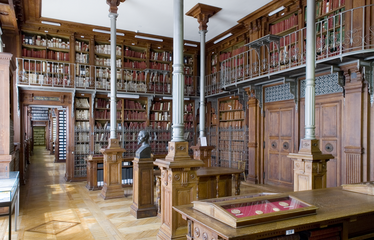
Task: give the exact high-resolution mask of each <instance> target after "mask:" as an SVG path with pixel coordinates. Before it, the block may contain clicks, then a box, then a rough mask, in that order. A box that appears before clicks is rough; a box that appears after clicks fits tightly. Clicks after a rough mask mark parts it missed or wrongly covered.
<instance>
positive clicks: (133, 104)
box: [125, 99, 145, 110]
mask: <svg viewBox="0 0 374 240" xmlns="http://www.w3.org/2000/svg"><path fill="white" fill-rule="evenodd" d="M125 109H143V110H145V105H143V104H142V103H141V102H138V101H132V100H128V99H125Z"/></svg>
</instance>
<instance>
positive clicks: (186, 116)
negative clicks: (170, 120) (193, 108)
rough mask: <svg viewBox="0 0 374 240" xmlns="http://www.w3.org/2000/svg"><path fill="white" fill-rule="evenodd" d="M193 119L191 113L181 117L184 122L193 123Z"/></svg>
mask: <svg viewBox="0 0 374 240" xmlns="http://www.w3.org/2000/svg"><path fill="white" fill-rule="evenodd" d="M193 119H194V115H193V113H185V114H184V115H183V120H184V121H193Z"/></svg>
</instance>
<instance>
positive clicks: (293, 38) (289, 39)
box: [269, 31, 306, 51]
mask: <svg viewBox="0 0 374 240" xmlns="http://www.w3.org/2000/svg"><path fill="white" fill-rule="evenodd" d="M304 32H305V33H306V31H304ZM298 40H299V37H298V33H292V34H290V35H287V36H284V37H283V38H281V39H280V41H279V48H282V47H284V46H288V45H293V44H295V43H296V42H297V41H298ZM269 49H270V51H273V50H279V49H278V47H277V46H276V45H275V43H274V42H271V43H270V45H269Z"/></svg>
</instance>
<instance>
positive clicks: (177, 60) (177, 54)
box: [171, 0, 185, 142]
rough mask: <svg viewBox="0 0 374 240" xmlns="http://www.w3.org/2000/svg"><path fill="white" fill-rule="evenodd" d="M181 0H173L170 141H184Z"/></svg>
mask: <svg viewBox="0 0 374 240" xmlns="http://www.w3.org/2000/svg"><path fill="white" fill-rule="evenodd" d="M183 29H184V27H183V0H174V37H173V39H174V40H173V126H172V128H173V136H172V139H171V141H172V142H184V141H185V140H184V137H183V135H184V122H183V106H184V75H183V67H184V65H183Z"/></svg>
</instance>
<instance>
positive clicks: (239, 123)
mask: <svg viewBox="0 0 374 240" xmlns="http://www.w3.org/2000/svg"><path fill="white" fill-rule="evenodd" d="M219 127H220V128H229V127H232V128H242V127H243V121H232V122H220V123H219Z"/></svg>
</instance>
